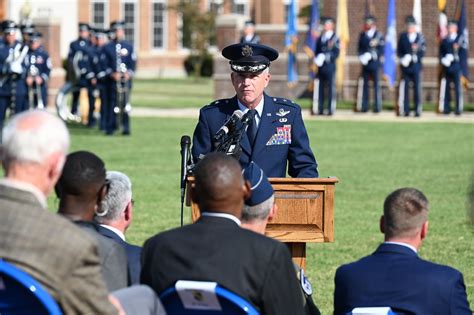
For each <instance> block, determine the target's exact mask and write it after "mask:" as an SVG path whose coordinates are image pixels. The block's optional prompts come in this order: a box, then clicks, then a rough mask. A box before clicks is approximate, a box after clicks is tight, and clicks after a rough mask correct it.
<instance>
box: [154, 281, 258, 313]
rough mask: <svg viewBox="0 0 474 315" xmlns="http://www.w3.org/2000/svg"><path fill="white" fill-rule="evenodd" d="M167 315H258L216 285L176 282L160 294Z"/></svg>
mask: <svg viewBox="0 0 474 315" xmlns="http://www.w3.org/2000/svg"><path fill="white" fill-rule="evenodd" d="M160 299H161V302H162V303H163V306H164V307H165V309H166V312H167V314H168V315H178V314H179V315H207V314H226V315H259V314H260V313H259V312H258V311H257V310H256V309H255V307H254V306H252V304H250V303H249V302H247V301H246V300H244V299H243V298H241V297H240V296H238V295H237V294H235V293H233V292H231V291H229V290H227V289H225V288H223V287H221V286H220V285H218V284H217V283H216V282H204V281H186V280H179V281H177V282H176V284H175V285H174V286H173V287H170V288H168V289H167V290H165V291H164V292H163V293H162V294H160Z"/></svg>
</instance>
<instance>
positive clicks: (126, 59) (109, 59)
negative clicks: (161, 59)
mask: <svg viewBox="0 0 474 315" xmlns="http://www.w3.org/2000/svg"><path fill="white" fill-rule="evenodd" d="M117 45H120V49H119V56H120V59H121V61H122V63H124V64H125V66H126V67H127V71H128V72H129V73H130V74H131V75H133V74H134V72H135V67H136V63H137V57H136V54H135V51H134V49H133V46H132V44H130V43H129V42H127V41H124V40H121V41H118V42H117V41H110V42H108V43H107V44H105V45H104V47H103V51H102V53H103V54H104V57H105V60H106V62H105V73H106V75H107V76H111V75H112V73H113V72H115V71H118V69H117V57H118V54H117Z"/></svg>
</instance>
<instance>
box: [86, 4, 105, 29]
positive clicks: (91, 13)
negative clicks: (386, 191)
mask: <svg viewBox="0 0 474 315" xmlns="http://www.w3.org/2000/svg"><path fill="white" fill-rule="evenodd" d="M96 3H103V4H104V25H102V26H97V25H96V24H95V23H94V16H95V14H94V4H96ZM89 11H90V15H89V16H90V17H91V20H90V23H89V24H90V25H91V26H92V27H101V28H104V29H108V28H109V25H110V22H109V19H110V16H109V1H108V0H91V2H90V7H89Z"/></svg>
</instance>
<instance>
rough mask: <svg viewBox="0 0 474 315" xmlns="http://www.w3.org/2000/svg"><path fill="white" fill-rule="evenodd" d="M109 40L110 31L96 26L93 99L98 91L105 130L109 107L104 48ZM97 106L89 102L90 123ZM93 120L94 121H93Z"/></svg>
mask: <svg viewBox="0 0 474 315" xmlns="http://www.w3.org/2000/svg"><path fill="white" fill-rule="evenodd" d="M107 41H108V31H107V30H104V29H99V28H96V29H95V30H94V43H93V45H92V47H91V58H92V59H93V62H92V64H93V70H94V78H93V79H92V80H91V84H92V86H93V87H94V91H93V99H95V98H96V97H97V93H98V95H99V97H100V104H101V105H100V120H99V129H100V130H104V131H105V110H106V108H107V106H106V104H107V93H106V80H107V77H106V73H105V70H106V68H107V60H106V57H105V54H103V49H104V46H105V44H106V43H107ZM94 108H95V102H91V103H90V104H89V124H90V125H94V124H95V122H94V119H95V118H94V115H93V110H94ZM91 121H92V123H91Z"/></svg>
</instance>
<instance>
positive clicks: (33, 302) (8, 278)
mask: <svg viewBox="0 0 474 315" xmlns="http://www.w3.org/2000/svg"><path fill="white" fill-rule="evenodd" d="M0 314H2V315H9V314H15V315H27V314H28V315H31V314H35V315H43V314H50V315H61V314H62V312H61V310H60V309H59V306H58V304H57V303H56V301H54V299H53V298H52V297H51V295H49V293H48V292H46V291H45V290H44V289H43V288H42V287H41V285H40V284H39V283H38V282H37V281H36V280H35V279H33V278H32V277H31V276H30V275H28V274H27V273H25V272H24V271H22V270H20V269H18V268H17V267H14V266H13V265H11V264H9V263H7V262H5V261H3V260H1V259H0Z"/></svg>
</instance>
